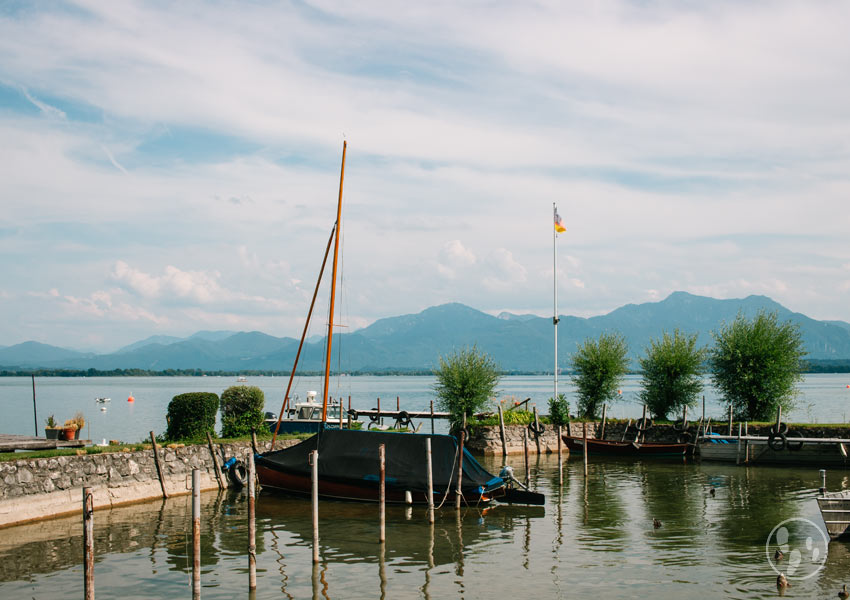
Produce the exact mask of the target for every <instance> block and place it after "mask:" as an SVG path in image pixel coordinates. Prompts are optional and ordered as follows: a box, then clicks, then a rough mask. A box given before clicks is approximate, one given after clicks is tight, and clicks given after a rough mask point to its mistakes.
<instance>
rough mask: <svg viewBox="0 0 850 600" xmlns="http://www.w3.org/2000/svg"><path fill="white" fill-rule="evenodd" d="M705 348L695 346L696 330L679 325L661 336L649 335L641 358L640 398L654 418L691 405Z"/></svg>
mask: <svg viewBox="0 0 850 600" xmlns="http://www.w3.org/2000/svg"><path fill="white" fill-rule="evenodd" d="M707 355H708V350H707V349H706V348H697V334H694V335H687V334H683V333H681V332H680V331H679V330H678V329H676V330H675V331H674V332H673V335H670V334H669V333H667V332H666V331H665V332H664V333H663V334H662V336H661V339H652V340H650V341H649V346H648V347H647V348H646V349H645V355H644V356H643V357H642V358H641V359H640V366H641V370H642V371H643V379H642V381H641V384H642V386H643V390H642V391H641V393H640V399H641V400H642V401H643V403H644V404H646V406H647V408H649V411H650V412H651V413H652V415H653V416H654V417H655V418H657V419H664V418H666V417H667V415H668V414H669V413H671V412H673V413H676V412H680V411H681V410H682V409H683V408H684V407H686V406H690V407H692V406H694V405H696V402H697V397H698V396H699V394H700V392H701V391H702V378H701V377H700V376H701V375H702V372H703V362H704V361H705V358H706V356H707Z"/></svg>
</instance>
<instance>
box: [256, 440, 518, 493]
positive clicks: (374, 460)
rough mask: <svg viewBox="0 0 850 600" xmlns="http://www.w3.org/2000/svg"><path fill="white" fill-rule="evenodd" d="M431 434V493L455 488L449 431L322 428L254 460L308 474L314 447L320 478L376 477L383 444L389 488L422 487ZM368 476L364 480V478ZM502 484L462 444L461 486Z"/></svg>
mask: <svg viewBox="0 0 850 600" xmlns="http://www.w3.org/2000/svg"><path fill="white" fill-rule="evenodd" d="M429 438H430V439H431V465H432V467H431V469H432V473H433V477H434V493H435V494H440V495H442V494H445V493H447V492H448V491H450V490H454V487H455V485H456V480H457V448H458V444H457V440H456V439H455V438H454V437H452V436H449V435H430V434H414V433H389V432H383V431H357V430H349V429H343V430H339V429H325V430H323V431H321V432H320V433H318V434H316V435H314V436H313V437H311V438H308V439H306V440H304V441H303V442H301V443H300V444H297V445H295V446H292V447H290V448H284V449H283V450H277V451H275V452H269V453H267V454H262V455H257V458H256V461H257V464H258V465H263V466H265V467H268V468H270V469H274V470H277V471H283V472H287V473H292V474H300V475H304V476H306V477H309V476H310V470H311V467H310V465H309V463H308V460H309V454H310V452H312V451H313V450H316V449H318V451H319V479H327V480H335V481H346V482H364V483H366V485H369V484H370V483H377V481H378V476H379V472H378V469H379V465H378V447H379V446H380V445H381V444H384V445H385V447H386V484H387V487H388V488H396V489H403V490H410V491H411V492H417V491H421V492H426V491H427V485H428V481H427V477H428V475H427V472H426V462H425V461H426V457H425V440H426V439H429ZM367 482H369V483H367ZM502 485H504V481H503V480H502V479H500V478H499V477H495V476H494V475H492V474H491V473H488V472H487V471H486V470H485V469H484V467H482V466H481V464H480V463H479V462H478V461H477V460H475V457H473V456H472V455H471V454H470V453H469V452H468V451H466V450H464V456H463V479H462V486H461V487H462V489H463V491H464V492H465V493H469V492H472V491H474V492H477V493H481V492H487V491H490V490H492V489H496V488H499V487H501V486H502Z"/></svg>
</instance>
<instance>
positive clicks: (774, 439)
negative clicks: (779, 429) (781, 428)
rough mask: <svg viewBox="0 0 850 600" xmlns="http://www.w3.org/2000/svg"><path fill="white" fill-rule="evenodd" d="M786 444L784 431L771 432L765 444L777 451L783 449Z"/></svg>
mask: <svg viewBox="0 0 850 600" xmlns="http://www.w3.org/2000/svg"><path fill="white" fill-rule="evenodd" d="M786 444H787V440H786V438H785V434H784V433H776V434H773V433H772V434H770V437H768V438H767V445H768V447H769V448H770V449H771V450H773V451H774V452H779V451H780V450H783V449H784V448H785V445H786Z"/></svg>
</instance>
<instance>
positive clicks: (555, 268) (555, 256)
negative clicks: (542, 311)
mask: <svg viewBox="0 0 850 600" xmlns="http://www.w3.org/2000/svg"><path fill="white" fill-rule="evenodd" d="M557 214H558V208H557V207H556V206H555V203H554V202H553V203H552V222H553V223H554V222H555V218H556V215H557ZM552 265H553V266H552V280H553V286H552V287H553V296H554V305H555V307H554V308H555V310H554V313H553V316H552V324H553V325H555V378H554V385H555V391H554V393H553V396H552V398H553V399H554V400H557V399H558V231H557V229H555V227H554V225H553V226H552Z"/></svg>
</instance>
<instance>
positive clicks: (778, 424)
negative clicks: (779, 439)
mask: <svg viewBox="0 0 850 600" xmlns="http://www.w3.org/2000/svg"><path fill="white" fill-rule="evenodd" d="M781 426H782V407H781V406H777V407H776V433H779V428H780V427H781Z"/></svg>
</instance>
